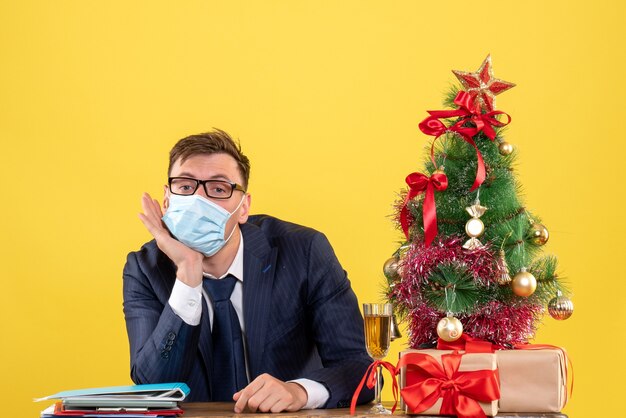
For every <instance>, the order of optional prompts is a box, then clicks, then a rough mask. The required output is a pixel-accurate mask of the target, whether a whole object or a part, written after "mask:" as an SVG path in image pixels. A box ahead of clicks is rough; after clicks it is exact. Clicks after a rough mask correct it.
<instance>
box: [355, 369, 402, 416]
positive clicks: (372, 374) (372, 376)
mask: <svg viewBox="0 0 626 418" xmlns="http://www.w3.org/2000/svg"><path fill="white" fill-rule="evenodd" d="M379 365H380V366H382V367H384V368H385V369H387V370H388V371H389V373H390V374H391V379H392V380H391V383H392V387H391V389H392V392H393V400H394V403H393V407H392V408H391V413H394V412H395V410H396V406H397V405H398V382H397V381H396V375H397V374H398V371H397V369H396V367H395V366H394V365H393V364H391V363H389V362H388V361H382V360H376V361H375V362H373V363H372V364H370V366H369V367H368V368H367V370H366V371H365V375H363V379H361V383H359V386H358V387H357V388H356V390H355V391H354V395H352V402H351V403H350V415H354V413H355V411H356V402H357V400H358V399H359V394H360V393H361V391H362V390H363V385H365V384H367V387H368V388H370V389H372V388H373V387H374V385H376V371H377V370H378V366H379ZM381 390H382V388H381Z"/></svg>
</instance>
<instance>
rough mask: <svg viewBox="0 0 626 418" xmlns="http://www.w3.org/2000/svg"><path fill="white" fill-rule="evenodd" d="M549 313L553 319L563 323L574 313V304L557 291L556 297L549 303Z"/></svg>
mask: <svg viewBox="0 0 626 418" xmlns="http://www.w3.org/2000/svg"><path fill="white" fill-rule="evenodd" d="M548 312H549V313H550V316H551V317H552V318H554V319H558V320H559V321H563V320H565V319H567V318H569V317H570V316H572V314H573V313H574V303H573V302H572V301H571V300H570V299H569V298H568V297H566V296H563V294H562V293H561V291H560V290H557V291H556V297H555V298H553V299H552V300H550V302H548Z"/></svg>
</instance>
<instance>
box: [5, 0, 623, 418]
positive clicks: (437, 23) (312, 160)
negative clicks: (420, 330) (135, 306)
mask: <svg viewBox="0 0 626 418" xmlns="http://www.w3.org/2000/svg"><path fill="white" fill-rule="evenodd" d="M625 12H626V7H625V6H624V5H623V3H622V2H619V1H602V0H596V1H593V2H574V1H571V0H569V1H566V0H554V1H523V2H522V1H517V2H512V1H489V2H470V1H456V0H455V1H446V2H436V1H433V2H421V1H395V2H388V1H311V2H302V1H249V2H241V1H231V2H219V3H218V2H209V1H191V0H188V1H183V2H172V1H154V0H149V1H119V0H116V1H107V2H104V1H103V2H88V1H79V0H76V1H60V2H51V1H32V0H30V1H4V2H2V4H0V141H2V142H1V144H2V147H1V149H0V179H1V180H0V181H1V184H2V187H1V189H2V192H1V195H2V198H1V204H0V234H1V238H0V239H1V241H0V245H1V251H0V254H1V255H0V257H1V260H0V265H2V269H3V271H2V273H1V278H2V289H3V290H2V292H1V296H0V298H1V304H0V318H2V319H1V321H2V325H1V327H2V328H1V332H0V339H1V342H0V359H1V360H0V376H1V382H2V383H0V385H1V389H2V390H1V392H2V394H3V398H4V399H10V400H12V401H14V402H15V403H16V404H17V406H15V407H14V409H15V408H19V410H21V411H24V412H23V413H20V415H21V416H37V413H38V411H39V410H41V409H43V407H45V406H46V405H43V404H32V403H31V399H32V398H33V397H39V396H44V395H47V394H50V393H53V392H56V391H58V390H62V389H71V388H79V387H90V386H104V385H117V384H127V383H130V379H129V373H128V346H127V340H126V334H125V328H124V320H123V315H122V306H121V303H122V295H121V286H122V280H121V269H122V266H123V263H124V261H125V255H126V253H127V252H128V251H131V250H134V249H137V248H139V246H140V245H141V244H142V243H143V242H145V241H146V240H148V239H149V238H150V237H149V235H148V233H147V232H146V231H145V230H144V228H143V226H142V225H141V223H140V221H139V220H138V218H137V215H136V214H137V213H138V212H139V210H140V204H139V199H140V195H141V193H142V192H143V191H148V192H150V193H153V194H156V195H157V196H161V194H162V187H163V184H164V181H165V170H166V160H167V158H166V157H167V156H166V154H167V151H168V150H169V148H170V147H171V146H172V144H173V143H174V142H175V141H176V140H177V139H179V138H181V137H183V136H185V135H187V134H191V133H197V132H200V131H204V130H207V129H209V128H211V127H214V126H215V127H220V128H223V129H225V130H227V131H229V132H230V133H231V134H232V135H234V136H235V137H238V138H240V139H241V142H242V144H243V147H244V150H245V152H246V153H247V154H248V155H249V156H250V158H251V160H252V161H253V169H252V183H251V192H252V195H253V209H254V212H256V213H272V214H274V215H276V216H279V217H283V218H285V219H288V220H291V221H295V222H299V223H303V224H306V225H310V226H313V227H316V228H318V229H320V230H322V231H324V232H326V234H327V235H328V236H329V238H330V240H331V242H332V243H333V245H334V247H335V250H336V252H337V254H338V256H339V259H340V260H341V261H342V263H343V265H344V267H345V268H346V269H347V270H348V271H349V274H350V277H351V280H352V283H353V286H354V289H355V291H356V293H357V295H358V296H359V299H360V300H361V301H372V300H377V299H379V295H380V287H381V286H382V284H383V283H384V281H383V276H382V273H381V267H382V264H383V262H384V260H386V259H387V258H388V257H389V256H390V255H391V253H392V252H393V251H394V250H395V248H396V245H397V244H396V241H398V240H399V239H400V238H401V235H400V234H399V233H398V232H397V231H396V230H394V229H393V227H392V223H391V221H390V219H389V218H388V215H390V214H391V212H392V203H393V201H394V200H395V198H396V193H397V192H398V191H399V190H400V189H401V188H402V187H403V185H404V177H405V176H406V174H408V173H409V172H411V171H415V170H420V169H421V167H422V158H423V146H424V144H425V143H426V142H427V141H428V140H429V138H428V137H426V136H424V135H422V134H421V133H420V132H419V131H418V129H417V124H418V122H419V121H420V120H421V119H422V118H423V117H424V116H425V111H426V109H433V108H440V106H441V105H440V103H441V99H442V95H443V93H444V92H445V91H446V90H447V87H448V85H449V84H450V83H452V82H453V81H454V77H453V75H452V73H451V72H450V70H452V69H459V70H468V71H469V70H471V71H474V70H476V69H477V68H478V66H479V65H480V63H481V62H482V60H483V59H484V57H485V56H486V55H487V53H491V54H492V57H493V62H494V68H495V75H496V76H497V77H500V78H503V79H505V80H509V81H513V82H516V83H517V85H518V86H517V87H516V88H514V89H513V90H510V91H508V92H506V93H504V94H503V95H501V96H499V99H498V107H499V108H501V109H503V110H505V111H507V112H508V113H509V114H511V115H512V117H513V122H512V123H511V125H510V128H509V129H508V137H507V138H508V140H509V141H510V142H512V143H513V144H515V146H517V147H518V149H519V153H520V159H519V167H518V171H517V174H518V176H519V178H520V180H521V182H522V184H523V185H524V192H525V196H526V202H527V204H528V207H530V208H531V209H532V210H533V211H534V212H535V213H537V214H539V215H540V216H541V217H542V218H543V220H544V223H545V224H546V225H547V226H548V228H549V229H550V232H551V234H552V235H551V238H550V243H549V244H548V246H547V247H546V250H547V251H548V252H550V253H554V254H556V255H558V257H559V259H560V265H561V271H562V273H563V274H564V275H566V276H567V277H568V280H569V282H570V284H571V288H572V289H573V291H574V302H575V304H576V312H575V314H574V316H573V317H572V319H570V320H569V321H566V322H564V323H557V322H556V321H554V320H552V319H551V318H549V317H547V318H546V319H545V321H544V324H543V327H542V328H541V332H540V334H539V336H538V339H537V340H536V341H537V342H543V343H552V344H557V345H562V346H564V347H566V348H567V349H568V350H569V352H570V354H571V356H572V358H573V360H574V365H575V370H576V388H575V392H574V397H573V399H572V401H571V403H570V404H569V406H568V407H567V409H566V411H565V412H566V413H568V414H570V416H574V417H584V416H592V415H593V416H601V415H603V414H607V415H608V414H612V413H614V412H616V411H617V408H618V406H619V402H618V399H621V397H622V396H623V395H622V388H620V385H612V384H608V381H609V379H611V376H619V375H623V374H624V373H626V368H625V366H624V362H623V361H621V360H620V357H619V354H618V353H619V349H621V348H622V347H624V345H625V343H626V338H625V337H624V324H623V322H622V315H626V308H624V306H625V304H624V297H623V295H624V293H625V292H626V284H625V281H624V279H623V277H624V273H623V272H622V270H621V268H620V264H619V263H620V262H621V261H622V260H621V259H619V258H618V256H617V254H618V251H619V252H621V251H622V250H623V248H624V245H625V243H624V232H626V231H625V228H624V225H625V224H626V223H625V222H624V211H623V205H624V192H623V190H624V185H623V182H624V180H625V176H624V171H623V163H622V157H623V153H624V151H626V150H625V149H624V146H623V141H624V139H623V136H624V133H623V129H622V126H623V124H622V123H621V120H623V114H622V112H623V109H624V104H623V102H622V98H623V97H624V95H625V94H626V90H625V88H624V74H625V73H626V72H625V68H624V61H625V49H624V47H623V40H624V39H626V30H625V29H624V26H625V22H624V16H625ZM403 344H404V342H395V343H394V347H393V348H394V350H395V351H394V353H392V354H390V356H389V357H390V358H394V357H395V355H396V351H397V350H399V349H400V348H401V347H402V346H403ZM601 353H602V354H601ZM609 354H610V355H609ZM613 379H616V378H615V377H614V378H613ZM611 380H612V379H611ZM385 396H386V397H387V399H389V396H390V394H389V392H386V395H385Z"/></svg>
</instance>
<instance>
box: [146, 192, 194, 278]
mask: <svg viewBox="0 0 626 418" xmlns="http://www.w3.org/2000/svg"><path fill="white" fill-rule="evenodd" d="M141 207H142V208H143V211H144V213H140V214H139V219H141V222H143V224H144V226H145V227H146V229H147V230H148V232H150V234H152V236H153V237H154V239H155V240H156V243H157V246H158V247H159V249H160V250H161V251H163V252H164V253H165V255H167V256H168V257H169V258H170V260H172V261H173V262H174V264H176V267H177V272H176V277H177V278H178V280H180V281H182V282H183V283H185V284H186V285H188V286H190V287H196V286H198V285H200V283H202V259H203V258H204V256H203V255H202V254H201V253H199V252H197V251H195V250H192V249H191V248H189V247H187V246H186V245H185V244H183V243H181V242H180V241H177V240H175V239H174V238H172V236H171V235H170V233H169V231H168V230H167V228H166V226H165V225H164V224H163V221H162V220H161V218H162V217H163V212H162V211H161V206H160V205H159V202H157V201H156V200H155V199H152V198H151V197H150V195H149V194H148V193H144V194H143V196H142V198H141Z"/></svg>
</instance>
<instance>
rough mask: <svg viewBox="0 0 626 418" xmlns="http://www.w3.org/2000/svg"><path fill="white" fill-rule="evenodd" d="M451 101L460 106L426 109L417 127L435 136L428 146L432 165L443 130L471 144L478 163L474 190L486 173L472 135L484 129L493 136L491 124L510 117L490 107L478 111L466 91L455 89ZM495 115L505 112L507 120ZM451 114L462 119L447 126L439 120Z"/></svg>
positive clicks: (493, 131) (501, 124)
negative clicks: (452, 108)
mask: <svg viewBox="0 0 626 418" xmlns="http://www.w3.org/2000/svg"><path fill="white" fill-rule="evenodd" d="M454 104H456V105H457V106H459V108H458V109H454V110H429V111H428V114H429V115H430V116H429V117H427V118H426V119H424V120H423V121H422V122H421V123H420V124H419V128H420V130H421V131H422V132H423V133H425V134H426V135H432V136H435V139H434V140H433V144H432V146H431V148H430V159H431V160H432V161H433V164H435V166H436V165H437V164H436V163H435V157H434V146H435V141H436V140H437V138H439V137H440V136H441V135H443V134H444V133H446V132H454V133H457V134H459V135H460V136H461V138H463V140H464V141H465V142H467V143H468V144H470V145H471V146H472V147H473V148H474V150H476V160H477V162H478V167H477V169H476V178H475V179H474V184H472V188H471V189H470V191H474V190H476V188H478V187H479V186H480V185H481V184H482V183H483V182H484V181H485V177H486V175H485V162H484V160H483V156H482V154H481V153H480V151H479V150H478V147H477V146H476V143H475V142H474V139H473V138H472V137H473V136H475V135H477V134H478V133H479V132H483V133H484V134H485V136H487V138H489V139H490V140H492V141H493V140H494V139H495V138H496V131H495V129H494V127H502V126H506V125H508V124H509V123H510V122H511V117H510V116H509V115H508V114H506V113H505V112H501V111H498V110H493V111H491V112H488V113H485V114H483V113H481V111H480V106H479V105H477V104H476V103H474V99H473V98H472V96H471V95H470V94H469V93H468V92H466V91H460V92H458V94H457V95H456V97H455V99H454ZM497 115H505V116H506V117H507V122H501V121H499V120H498V119H496V118H495V116H497ZM453 117H460V118H461V119H460V120H459V121H457V122H456V123H454V124H453V125H451V126H446V124H445V123H443V122H442V121H441V120H440V119H447V118H453ZM467 122H471V124H473V125H474V126H468V125H467Z"/></svg>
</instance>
